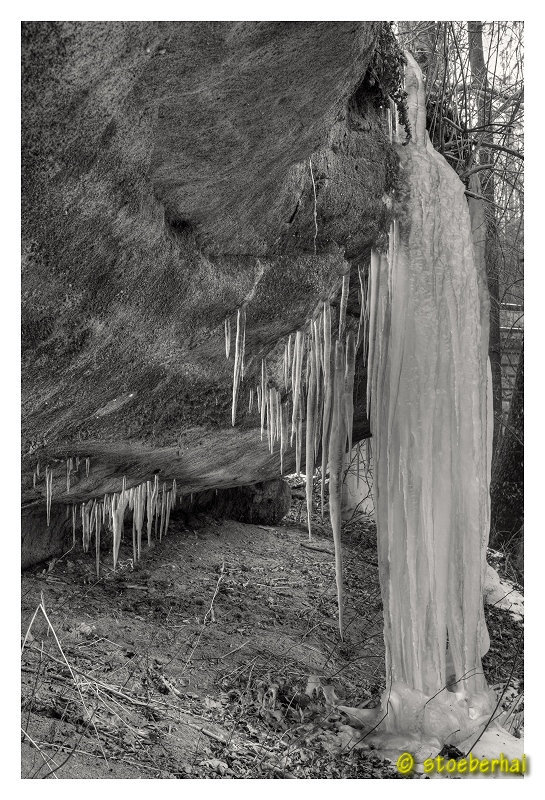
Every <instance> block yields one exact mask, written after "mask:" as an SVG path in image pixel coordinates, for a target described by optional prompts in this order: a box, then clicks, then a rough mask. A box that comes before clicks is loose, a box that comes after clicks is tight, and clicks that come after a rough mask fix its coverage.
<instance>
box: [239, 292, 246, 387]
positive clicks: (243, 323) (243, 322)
mask: <svg viewBox="0 0 545 800" xmlns="http://www.w3.org/2000/svg"><path fill="white" fill-rule="evenodd" d="M242 315H243V319H242V355H241V357H240V380H241V381H243V380H244V359H245V356H246V309H245V308H243V309H242Z"/></svg>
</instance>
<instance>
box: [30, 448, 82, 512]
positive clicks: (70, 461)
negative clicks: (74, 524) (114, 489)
mask: <svg viewBox="0 0 545 800" xmlns="http://www.w3.org/2000/svg"><path fill="white" fill-rule="evenodd" d="M79 465H80V457H79V456H76V457H75V458H73V457H70V458H67V459H66V492H67V494H68V493H69V492H70V485H71V476H72V473H73V472H78V471H79ZM90 467H91V459H90V458H89V457H87V458H86V459H85V476H86V477H87V478H88V477H89V470H90ZM39 477H40V462H39V461H38V462H37V464H36V466H35V468H34V472H33V475H32V487H33V488H34V489H36V484H37V482H38V478H39ZM44 480H45V507H46V516H47V527H49V525H50V522H51V502H52V500H53V467H50V466H49V464H48V465H47V466H46V468H45V475H44Z"/></svg>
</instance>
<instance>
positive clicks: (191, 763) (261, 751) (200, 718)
mask: <svg viewBox="0 0 545 800" xmlns="http://www.w3.org/2000/svg"><path fill="white" fill-rule="evenodd" d="M304 514H305V508H304V503H303V502H302V501H300V500H298V499H297V498H296V499H295V501H294V505H293V507H292V511H291V512H290V515H289V516H288V517H287V518H286V519H285V520H284V522H283V523H282V524H281V525H279V526H277V527H275V528H270V527H266V526H255V525H244V524H241V523H239V522H233V521H218V520H216V519H214V518H212V517H210V516H198V517H197V516H190V517H187V516H186V517H184V518H179V519H177V520H174V521H173V522H172V523H171V526H170V531H169V534H168V536H167V537H166V538H165V539H163V541H162V542H161V543H157V544H156V545H155V546H154V547H153V548H152V549H151V550H150V551H149V552H147V553H146V554H145V556H144V558H143V559H142V561H141V563H140V564H139V565H138V566H137V567H136V568H133V565H132V562H131V559H130V555H131V552H130V549H129V547H126V549H125V550H124V551H122V556H121V568H118V570H117V572H116V573H113V570H112V568H111V560H110V558H109V556H108V555H106V556H105V558H104V560H103V574H102V576H101V578H100V580H97V578H96V576H95V574H94V564H93V559H92V557H91V556H85V555H83V554H82V553H81V551H80V550H79V549H78V551H77V552H76V551H74V553H69V554H67V555H66V556H65V557H64V558H63V559H61V560H60V561H58V562H56V563H54V564H52V565H50V566H49V567H48V568H45V569H42V570H35V571H34V572H33V573H26V574H25V575H24V576H23V582H22V598H23V609H22V636H23V637H24V636H25V634H26V633H27V631H28V628H29V623H30V621H31V619H32V616H33V614H34V612H35V611H36V609H37V608H38V607H39V606H40V604H43V606H42V608H41V609H40V610H39V611H38V613H37V615H36V617H35V619H34V621H33V623H32V625H31V627H30V631H29V632H28V635H27V639H26V644H25V648H24V651H23V658H22V700H23V704H22V728H23V731H24V733H23V734H22V776H23V777H38V778H43V777H46V776H48V777H49V778H53V777H55V775H56V776H57V777H58V778H154V777H161V778H186V777H187V778H189V777H199V778H204V777H206V778H219V777H223V778H259V777H266V778H305V777H312V778H317V777H330V778H336V777H352V778H362V777H382V778H396V777H399V776H398V775H397V773H396V772H395V771H394V769H393V768H392V767H391V765H389V764H388V763H386V762H382V761H381V760H380V759H378V758H377V756H376V755H375V754H373V751H372V750H359V749H358V750H354V749H352V748H350V747H348V748H345V749H344V752H341V753H338V752H335V747H333V746H332V745H331V742H333V741H334V740H335V738H336V734H337V731H338V729H339V727H340V726H341V725H342V720H341V718H340V715H339V713H338V712H336V711H335V709H334V707H333V706H334V704H335V703H337V702H341V701H342V703H343V704H345V705H350V706H353V705H365V706H367V707H369V706H374V705H377V704H378V702H379V697H380V694H381V691H382V689H383V687H384V676H383V671H384V666H383V658H384V653H383V643H382V612H381V599H380V590H379V586H378V575H377V563H376V544H375V529H374V525H373V523H371V522H370V521H368V520H365V519H364V520H363V521H362V520H360V521H358V522H357V523H356V522H354V523H352V524H348V525H346V526H345V531H344V534H343V535H344V541H343V547H344V556H345V563H346V575H345V581H346V595H347V599H346V611H345V619H346V632H345V639H344V641H341V640H340V637H339V635H338V632H337V619H336V613H337V612H336V590H335V576H334V562H333V555H332V553H333V549H332V541H331V532H330V528H329V525H327V524H325V525H324V526H323V527H322V526H320V525H318V524H316V531H315V535H314V536H313V540H312V541H309V539H308V534H307V532H306V529H305V528H304V526H303V525H302V524H301V521H300V520H302V519H303V518H304V516H303V515H304ZM44 610H45V614H44ZM493 613H494V617H493V618H490V619H489V622H490V623H492V624H491V638H492V651H491V654H492V655H491V656H490V657H488V659H487V666H486V669H487V671H489V673H490V679H491V680H492V682H494V681H501V680H506V679H507V678H508V677H509V675H510V672H511V665H512V661H511V660H510V658H511V656H512V653H510V652H507V651H508V650H509V648H512V647H513V646H514V643H516V642H515V639H516V638H517V635H518V636H520V630H521V627H520V624H515V623H512V622H511V620H510V617H509V615H508V614H507V613H505V612H493ZM46 615H47V619H46ZM510 625H514V626H515V627H514V628H513V630H511V632H509V630H510V629H509V626H510ZM515 634H517V635H515ZM519 661H521V659H519ZM521 673H522V664H521V663H519V664H518V666H517V667H516V669H515V671H514V673H513V676H512V678H511V681H512V683H514V685H516V687H517V688H518V687H520V680H521V679H522V674H521Z"/></svg>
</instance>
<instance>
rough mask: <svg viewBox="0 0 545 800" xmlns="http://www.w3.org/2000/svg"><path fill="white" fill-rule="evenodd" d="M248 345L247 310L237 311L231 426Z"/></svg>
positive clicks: (240, 309) (234, 418)
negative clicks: (246, 345) (246, 344)
mask: <svg viewBox="0 0 545 800" xmlns="http://www.w3.org/2000/svg"><path fill="white" fill-rule="evenodd" d="M245 343H246V309H245V308H244V307H242V308H239V310H238V311H237V333H236V338H235V364H234V368H233V403H232V408H231V424H232V425H233V426H234V425H235V422H236V414H237V400H238V393H239V388H240V382H241V380H242V378H243V376H244V350H245Z"/></svg>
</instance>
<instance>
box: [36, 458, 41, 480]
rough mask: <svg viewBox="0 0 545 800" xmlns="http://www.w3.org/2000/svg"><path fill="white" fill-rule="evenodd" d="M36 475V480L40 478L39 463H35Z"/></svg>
mask: <svg viewBox="0 0 545 800" xmlns="http://www.w3.org/2000/svg"><path fill="white" fill-rule="evenodd" d="M36 475H37V476H38V478H39V477H40V462H39V461H38V462H37V463H36Z"/></svg>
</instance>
